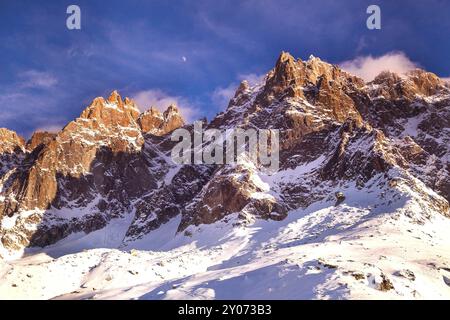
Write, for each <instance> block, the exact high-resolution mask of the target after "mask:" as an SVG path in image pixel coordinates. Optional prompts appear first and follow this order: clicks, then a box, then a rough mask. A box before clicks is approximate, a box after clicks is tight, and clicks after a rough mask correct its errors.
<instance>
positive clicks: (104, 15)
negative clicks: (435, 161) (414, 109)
mask: <svg viewBox="0 0 450 320" xmlns="http://www.w3.org/2000/svg"><path fill="white" fill-rule="evenodd" d="M70 4H76V5H78V6H79V7H80V8H81V14H82V17H81V27H82V29H81V30H68V29H67V28H66V18H67V17H68V15H67V14H66V8H67V6H68V5H70ZM370 4H377V5H379V6H380V7H381V14H382V29H381V30H368V29H367V28H366V19H367V17H368V15H367V14H366V8H367V7H368V5H370ZM449 13H450V1H438V0H431V1H401V0H397V1H361V0H358V1H357V0H355V1H331V0H330V1H320V0H316V1H301V0H274V1H269V0H240V1H232V0H227V1H225V0H208V1H207V0H185V1H183V0H173V1H137V0H128V1H108V2H106V1H100V0H86V1H84V0H83V1H82V0H72V1H57V0H53V1H45V2H41V1H40V2H38V1H32V0H30V1H21V0H1V1H0V39H1V41H0V52H1V54H0V127H7V128H10V129H13V130H16V131H18V132H19V133H21V134H23V135H25V136H27V137H28V136H29V135H30V133H31V132H32V131H33V130H36V129H50V130H52V129H56V128H60V127H61V126H62V125H64V124H66V123H67V122H68V121H70V120H72V119H74V118H75V117H77V116H78V115H79V114H80V112H81V111H82V109H84V108H85V107H86V106H87V105H88V104H89V102H90V101H91V100H92V99H93V98H94V97H96V96H105V95H108V94H109V92H111V91H112V90H114V89H117V90H119V92H120V93H121V94H122V95H123V96H131V97H136V99H137V100H138V102H140V103H141V104H144V105H141V108H142V109H146V108H147V107H149V105H145V104H151V103H157V104H161V105H159V107H161V108H164V107H166V105H165V104H168V103H170V102H172V101H176V102H178V103H179V104H180V107H181V108H182V110H183V112H184V113H185V114H186V116H187V117H188V118H189V119H190V120H193V119H195V118H198V117H202V116H207V117H208V118H209V119H211V118H212V117H213V116H214V115H215V114H216V113H217V112H219V111H221V110H223V108H224V107H225V104H226V99H227V98H228V97H229V95H230V94H231V93H232V92H233V90H234V88H235V87H236V86H237V85H238V83H239V81H240V80H242V79H243V78H249V79H251V80H252V79H256V78H258V76H260V75H262V74H264V73H266V72H267V71H269V70H270V69H271V68H272V67H273V65H274V63H275V61H276V58H277V57H278V55H279V53H280V51H282V50H284V51H289V52H291V53H292V54H293V55H294V56H295V57H300V58H302V59H307V58H308V56H309V55H310V54H313V55H315V56H318V57H320V58H322V59H323V60H327V61H329V62H332V63H343V62H345V61H346V64H345V65H346V66H347V67H348V68H349V69H351V70H353V69H352V68H355V65H354V63H355V61H359V63H360V65H359V66H356V68H361V65H363V67H364V66H366V64H364V62H366V60H364V59H367V57H369V56H372V57H373V58H374V59H375V60H374V61H375V62H374V63H375V64H376V63H378V65H377V66H376V68H378V67H379V65H380V64H382V65H386V63H385V61H386V60H383V59H381V60H376V59H378V58H379V57H385V56H386V55H388V54H391V55H394V60H392V59H391V60H389V61H393V64H398V63H401V64H402V65H404V64H405V63H406V64H407V65H408V64H409V65H413V66H420V67H422V68H425V69H427V70H429V71H432V72H434V73H436V74H437V75H439V76H441V77H448V76H450V59H449V57H450V42H449V41H448V34H450V19H449ZM358 58H359V59H360V60H355V59H358ZM361 59H363V60H361ZM361 61H363V62H361ZM371 61H372V60H371ZM399 61H400V62H399ZM369 62H370V61H369ZM372 62H373V61H372ZM388 65H389V64H388ZM372 67H373V66H372ZM376 68H375V69H376ZM400 69H401V67H400ZM355 72H356V71H355Z"/></svg>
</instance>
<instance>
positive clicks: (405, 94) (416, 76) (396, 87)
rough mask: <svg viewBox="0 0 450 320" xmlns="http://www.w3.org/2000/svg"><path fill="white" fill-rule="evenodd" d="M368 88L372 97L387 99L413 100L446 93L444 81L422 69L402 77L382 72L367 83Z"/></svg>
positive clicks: (389, 72) (446, 88)
mask: <svg viewBox="0 0 450 320" xmlns="http://www.w3.org/2000/svg"><path fill="white" fill-rule="evenodd" d="M369 87H370V88H371V90H370V94H371V95H372V96H384V97H386V98H389V99H408V100H414V99H415V98H416V97H417V96H422V97H429V96H433V95H435V94H437V93H439V92H442V93H447V92H448V87H447V85H446V83H445V82H444V81H442V80H441V79H439V77H438V76H436V75H435V74H434V73H431V72H427V71H424V70H422V69H415V70H411V71H409V72H407V73H405V74H402V75H399V74H396V73H393V72H391V71H383V72H381V73H380V74H379V75H378V76H376V77H375V79H374V80H373V81H372V82H370V83H369Z"/></svg>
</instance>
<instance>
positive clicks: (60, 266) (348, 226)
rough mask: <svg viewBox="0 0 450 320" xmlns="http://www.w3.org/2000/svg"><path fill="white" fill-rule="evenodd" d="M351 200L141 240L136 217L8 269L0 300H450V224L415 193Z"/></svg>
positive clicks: (351, 196) (354, 194) (361, 193)
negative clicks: (131, 232)
mask: <svg viewBox="0 0 450 320" xmlns="http://www.w3.org/2000/svg"><path fill="white" fill-rule="evenodd" d="M404 188H407V186H404ZM400 189H401V188H400ZM377 190H378V191H377ZM343 191H344V193H345V194H346V200H345V201H344V202H343V203H341V204H339V205H337V206H335V201H332V200H324V201H321V202H317V203H315V204H313V205H311V206H310V207H308V208H306V209H299V210H295V211H292V212H290V213H289V215H288V217H287V218H286V219H285V220H283V221H281V222H277V221H264V220H255V221H249V222H248V223H246V224H243V223H239V224H238V219H237V214H236V215H235V216H234V217H231V218H230V217H229V218H228V219H227V220H223V221H221V222H218V223H215V224H212V225H200V226H198V227H194V226H191V227H189V228H188V229H187V232H184V233H178V234H177V233H176V230H177V227H178V224H179V221H180V217H177V218H174V219H172V220H171V221H169V222H168V223H166V224H165V225H163V226H161V227H160V228H159V229H157V230H155V231H153V232H150V233H149V234H148V235H146V236H145V237H144V238H142V239H139V240H137V241H134V242H131V243H126V242H125V243H124V242H123V241H122V240H123V237H124V232H125V230H126V227H127V223H129V221H130V218H129V217H128V218H127V217H125V218H124V219H120V220H117V221H114V220H113V221H112V222H111V223H110V224H109V225H108V226H107V227H106V228H105V229H102V230H99V231H96V232H93V233H90V234H88V235H85V234H76V235H72V236H70V237H68V238H66V239H64V240H62V241H60V242H58V243H57V244H55V245H52V246H49V247H47V248H45V249H42V250H36V249H33V250H29V251H27V252H26V254H25V255H24V257H22V258H20V259H16V260H9V261H6V260H3V261H1V262H0V279H1V282H0V298H1V299H449V298H450V237H448V230H450V219H448V218H447V217H444V216H443V215H441V214H439V212H435V211H433V210H431V209H430V210H428V209H424V208H423V204H422V203H421V200H420V197H419V196H411V195H412V191H411V190H407V189H405V191H404V192H403V193H401V196H395V195H394V193H393V194H392V195H389V194H384V193H383V192H382V191H380V190H379V189H377V187H374V189H373V190H370V189H361V190H358V189H357V188H354V187H351V186H348V187H347V188H344V189H343ZM430 192H432V191H430ZM380 197H381V198H383V199H384V200H385V201H384V204H380V201H379V199H380ZM375 199H378V201H377V202H376V201H374V200H375ZM370 203H378V204H379V205H377V206H376V207H372V206H371V205H370ZM237 224H238V225H237Z"/></svg>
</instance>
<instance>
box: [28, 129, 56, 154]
mask: <svg viewBox="0 0 450 320" xmlns="http://www.w3.org/2000/svg"><path fill="white" fill-rule="evenodd" d="M56 136H57V134H56V133H53V132H47V131H36V132H34V133H33V135H32V136H31V138H30V140H28V141H27V145H26V148H27V150H28V151H30V152H31V151H33V150H35V149H36V148H37V147H39V146H42V145H46V144H47V143H49V142H50V141H52V140H53V139H54V138H55V137H56Z"/></svg>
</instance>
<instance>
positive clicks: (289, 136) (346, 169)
mask: <svg viewBox="0 0 450 320" xmlns="http://www.w3.org/2000/svg"><path fill="white" fill-rule="evenodd" d="M159 107H161V106H159ZM164 107H167V106H164ZM203 123H204V128H205V129H208V128H214V129H220V130H225V129H231V128H242V129H248V128H254V129H278V130H279V132H280V153H279V154H280V166H279V170H278V171H277V172H276V173H273V174H268V173H267V172H265V171H264V170H262V169H263V168H261V167H259V165H258V164H255V163H252V162H251V161H244V162H241V163H239V164H236V165H230V164H226V165H194V164H192V165H191V164H185V165H178V164H175V163H174V162H173V161H172V158H171V156H170V155H171V150H172V148H173V146H174V145H175V144H176V142H173V141H171V132H172V131H173V130H175V129H177V128H181V127H183V128H186V129H187V130H190V131H191V132H192V130H193V126H192V125H191V124H187V123H186V122H185V121H184V120H183V118H182V116H181V114H180V112H179V110H178V108H177V107H176V106H173V105H172V106H169V107H168V108H167V110H166V111H164V112H160V111H158V109H156V108H150V109H149V110H148V111H145V112H143V113H141V112H140V111H139V108H138V106H137V105H136V103H135V102H134V101H133V100H132V99H129V98H122V97H121V96H120V95H119V93H118V92H117V91H114V92H112V94H111V95H110V96H109V97H108V98H107V99H106V98H102V97H99V98H96V99H94V100H93V101H92V103H91V104H90V105H89V106H88V107H87V108H86V109H85V110H84V111H82V113H81V115H80V116H79V118H77V119H75V120H73V121H72V122H70V123H68V124H67V125H66V126H65V127H64V128H63V129H62V130H60V131H59V132H57V133H49V132H35V133H34V134H33V136H32V137H31V139H29V141H25V140H24V139H23V138H22V137H20V136H19V135H18V134H16V133H15V132H12V131H10V130H7V129H0V298H1V299H16V298H17V299H435V298H437V299H450V237H449V236H448V234H449V232H450V208H449V201H450V162H449V157H450V147H449V146H450V86H449V85H448V83H446V82H445V81H444V80H441V79H439V78H438V77H437V76H436V75H434V74H432V73H429V72H426V71H423V70H419V69H417V70H414V71H411V72H409V73H407V74H394V73H391V72H388V71H386V72H382V73H381V74H379V75H378V76H377V77H376V78H375V79H374V80H373V81H371V82H364V81H363V80H362V79H360V78H358V77H356V76H353V75H351V74H349V73H347V72H345V71H344V70H342V69H340V68H339V67H338V66H336V65H331V64H329V63H326V62H324V61H322V60H320V59H319V58H316V57H313V56H311V57H310V58H309V59H308V60H307V61H302V60H301V59H295V58H293V57H292V56H291V55H290V54H288V53H285V52H283V53H281V55H280V56H279V58H278V60H277V61H276V65H275V67H274V68H273V69H272V70H270V71H269V72H268V73H267V74H266V76H265V78H264V79H263V80H262V81H261V83H259V84H257V85H254V86H250V85H249V84H248V83H247V82H246V81H243V82H242V83H241V84H240V86H239V88H238V89H237V91H236V93H235V95H234V97H233V98H232V99H231V101H230V102H229V105H228V107H227V109H226V110H225V111H224V112H222V113H220V114H218V115H217V116H216V117H215V118H214V119H212V120H211V121H210V122H208V121H206V120H204V122H203Z"/></svg>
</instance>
